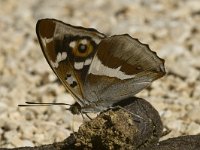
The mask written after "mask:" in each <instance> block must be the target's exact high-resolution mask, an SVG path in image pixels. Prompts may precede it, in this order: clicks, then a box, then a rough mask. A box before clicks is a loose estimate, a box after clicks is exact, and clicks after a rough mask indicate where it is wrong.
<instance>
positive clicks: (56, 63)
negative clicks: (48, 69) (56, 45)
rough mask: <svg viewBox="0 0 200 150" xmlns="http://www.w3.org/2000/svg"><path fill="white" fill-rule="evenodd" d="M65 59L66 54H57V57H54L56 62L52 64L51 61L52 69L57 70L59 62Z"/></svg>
mask: <svg viewBox="0 0 200 150" xmlns="http://www.w3.org/2000/svg"><path fill="white" fill-rule="evenodd" d="M66 58H67V52H62V53H60V52H59V53H58V54H57V56H56V60H55V62H53V61H52V60H51V62H50V63H51V66H52V67H54V68H58V65H59V62H61V61H63V60H65V59H66Z"/></svg>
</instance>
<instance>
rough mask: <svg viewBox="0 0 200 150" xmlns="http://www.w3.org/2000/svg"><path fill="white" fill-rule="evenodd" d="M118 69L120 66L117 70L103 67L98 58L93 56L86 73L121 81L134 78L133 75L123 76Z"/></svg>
mask: <svg viewBox="0 0 200 150" xmlns="http://www.w3.org/2000/svg"><path fill="white" fill-rule="evenodd" d="M120 69H121V66H119V67H118V68H109V67H107V66H105V65H103V64H102V63H101V61H100V60H99V58H98V57H97V56H95V57H94V59H93V62H92V64H91V66H90V69H89V72H88V73H92V74H94V75H103V76H109V77H116V78H119V79H121V80H123V79H130V78H133V77H134V75H127V74H125V73H124V72H122V71H121V70H120Z"/></svg>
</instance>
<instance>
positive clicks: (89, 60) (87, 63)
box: [84, 58, 92, 66]
mask: <svg viewBox="0 0 200 150" xmlns="http://www.w3.org/2000/svg"><path fill="white" fill-rule="evenodd" d="M91 62H92V58H88V59H86V60H85V63H84V65H85V66H86V65H90V64H91Z"/></svg>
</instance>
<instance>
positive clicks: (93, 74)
mask: <svg viewBox="0 0 200 150" xmlns="http://www.w3.org/2000/svg"><path fill="white" fill-rule="evenodd" d="M36 32H37V36H38V39H39V42H40V46H41V48H42V51H43V53H44V56H45V58H46V60H47V62H48V63H49V65H50V66H51V68H52V70H53V71H54V73H55V74H56V75H57V77H58V78H59V79H60V80H61V82H62V83H63V85H64V86H65V88H66V89H67V90H68V91H69V92H70V93H71V94H72V95H73V96H74V97H75V99H76V101H77V102H78V105H76V106H79V109H80V110H79V111H81V112H82V113H88V112H100V111H103V110H106V109H108V108H110V107H112V106H113V105H114V104H115V103H118V102H120V101H123V99H125V98H128V97H131V96H134V95H135V94H136V93H138V92H140V91H141V90H142V89H144V88H146V87H148V86H149V85H150V84H151V82H152V81H154V80H156V79H158V78H160V77H162V76H164V74H165V68H164V60H163V59H161V58H159V57H158V56H157V55H156V53H155V52H153V51H151V50H150V48H149V47H148V45H146V44H142V43H141V42H139V41H138V40H137V39H134V38H132V37H131V36H129V35H128V34H123V35H114V36H110V37H107V36H106V35H104V34H102V33H100V32H98V31H97V30H95V29H91V28H83V27H77V26H72V25H69V24H66V23H63V22H61V21H59V20H55V19H42V20H39V21H38V23H37V26H36ZM71 107H72V106H71ZM71 110H72V109H71ZM72 112H73V111H72ZM73 113H75V112H73Z"/></svg>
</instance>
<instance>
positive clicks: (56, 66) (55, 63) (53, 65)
mask: <svg viewBox="0 0 200 150" xmlns="http://www.w3.org/2000/svg"><path fill="white" fill-rule="evenodd" d="M50 63H51V66H52V67H53V68H58V63H57V62H53V61H50Z"/></svg>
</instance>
